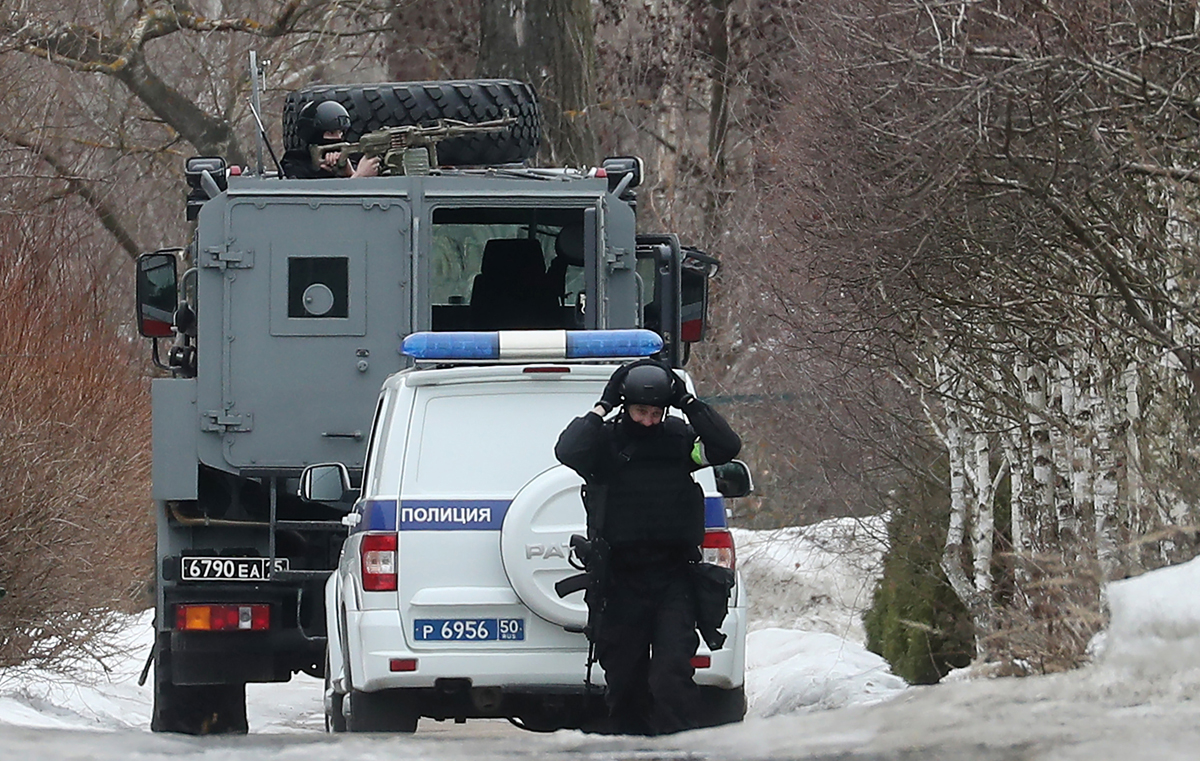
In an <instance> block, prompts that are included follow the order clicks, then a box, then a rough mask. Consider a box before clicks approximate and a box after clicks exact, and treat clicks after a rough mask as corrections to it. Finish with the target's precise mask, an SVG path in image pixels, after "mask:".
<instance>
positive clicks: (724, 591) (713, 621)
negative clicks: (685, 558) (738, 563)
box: [690, 563, 736, 650]
mask: <svg viewBox="0 0 1200 761" xmlns="http://www.w3.org/2000/svg"><path fill="white" fill-rule="evenodd" d="M690 571H691V577H692V596H693V598H694V599H695V602H696V628H697V629H699V630H700V636H701V637H703V638H704V643H705V644H706V645H708V648H709V649H710V650H720V649H721V648H722V647H723V646H724V645H725V635H724V634H722V633H721V624H723V623H724V622H725V616H726V615H728V614H729V592H730V590H732V589H733V585H734V582H735V580H736V577H735V576H734V573H733V571H731V570H729V569H728V568H725V567H723V566H719V565H714V564H713V563H692V564H691V566H690Z"/></svg>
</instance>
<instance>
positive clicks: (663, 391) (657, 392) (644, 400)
mask: <svg viewBox="0 0 1200 761" xmlns="http://www.w3.org/2000/svg"><path fill="white" fill-rule="evenodd" d="M674 389H675V378H674V373H672V372H671V371H670V370H668V369H667V368H665V367H663V366H662V365H659V364H653V363H649V362H648V363H646V364H643V365H634V366H633V367H631V368H629V372H628V373H627V374H626V375H625V384H624V385H623V386H622V389H621V390H622V393H623V394H624V396H625V403H626V404H648V405H650V406H651V407H666V406H667V403H668V402H670V401H671V396H672V394H673V392H674Z"/></svg>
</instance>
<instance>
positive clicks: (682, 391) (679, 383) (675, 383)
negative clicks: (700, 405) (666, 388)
mask: <svg viewBox="0 0 1200 761" xmlns="http://www.w3.org/2000/svg"><path fill="white" fill-rule="evenodd" d="M669 369H670V368H668V370H669ZM670 372H671V379H672V381H671V399H670V401H668V402H667V404H669V405H671V406H672V407H678V408H680V409H683V407H684V406H685V405H687V404H688V403H689V402H691V401H692V400H693V399H695V398H696V397H694V396H692V395H691V394H689V393H688V390H687V384H686V383H684V382H683V378H680V377H679V375H678V374H677V373H676V372H675V371H674V370H671V371H670Z"/></svg>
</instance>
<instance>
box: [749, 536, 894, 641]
mask: <svg viewBox="0 0 1200 761" xmlns="http://www.w3.org/2000/svg"><path fill="white" fill-rule="evenodd" d="M733 537H734V542H735V544H736V546H737V556H738V568H739V569H740V570H741V574H742V580H743V582H744V583H745V585H746V588H747V590H748V592H749V599H750V629H751V631H754V630H757V629H767V628H772V627H779V628H784V629H799V630H802V631H808V632H826V633H829V634H835V635H837V636H839V637H844V638H846V639H849V640H852V641H854V642H860V643H861V642H865V641H866V634H865V633H864V631H863V628H862V612H863V611H864V610H865V609H866V608H867V606H869V605H870V604H871V593H872V591H873V590H874V587H875V581H876V579H878V578H879V574H880V573H882V557H883V551H884V549H885V540H886V537H887V528H886V518H883V517H879V516H875V517H871V518H835V519H832V520H828V521H822V522H821V523H816V524H813V525H811V526H799V527H794V528H783V529H777V530H774V531H749V530H745V529H734V530H733Z"/></svg>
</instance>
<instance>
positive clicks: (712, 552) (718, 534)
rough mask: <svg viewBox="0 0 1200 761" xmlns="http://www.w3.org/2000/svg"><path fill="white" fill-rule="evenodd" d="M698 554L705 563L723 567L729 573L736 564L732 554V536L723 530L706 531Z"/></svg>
mask: <svg viewBox="0 0 1200 761" xmlns="http://www.w3.org/2000/svg"><path fill="white" fill-rule="evenodd" d="M700 552H701V555H702V556H703V559H704V562H705V563H712V564H714V565H719V566H723V567H725V568H728V569H729V570H731V571H732V570H734V567H735V566H736V564H737V558H736V557H735V556H734V553H733V534H731V533H729V532H728V531H726V530H724V529H718V530H716V531H706V532H705V533H704V543H703V544H701V545H700Z"/></svg>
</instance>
